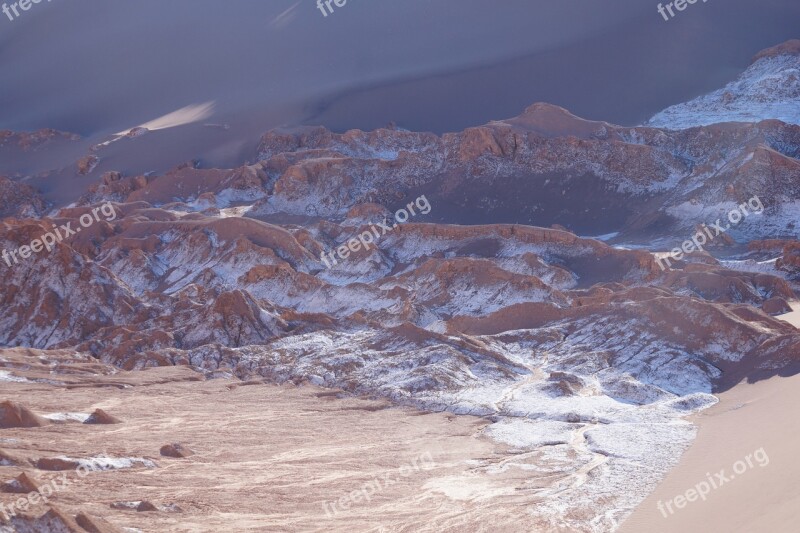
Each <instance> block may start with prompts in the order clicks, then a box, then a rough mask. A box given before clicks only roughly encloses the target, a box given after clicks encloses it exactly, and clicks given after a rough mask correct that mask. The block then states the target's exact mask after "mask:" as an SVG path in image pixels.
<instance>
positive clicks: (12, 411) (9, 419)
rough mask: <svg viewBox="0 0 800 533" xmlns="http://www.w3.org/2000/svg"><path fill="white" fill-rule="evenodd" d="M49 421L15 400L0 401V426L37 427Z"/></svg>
mask: <svg viewBox="0 0 800 533" xmlns="http://www.w3.org/2000/svg"><path fill="white" fill-rule="evenodd" d="M49 423H50V422H49V421H48V420H47V419H45V418H42V417H41V416H39V415H37V414H35V413H34V412H33V411H31V410H30V409H28V408H27V407H25V406H23V405H20V404H18V403H16V402H12V401H5V402H2V403H0V428H38V427H42V426H46V425H47V424H49Z"/></svg>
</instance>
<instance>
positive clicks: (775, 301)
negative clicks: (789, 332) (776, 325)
mask: <svg viewBox="0 0 800 533" xmlns="http://www.w3.org/2000/svg"><path fill="white" fill-rule="evenodd" d="M761 309H762V310H763V311H764V312H765V313H767V314H768V315H772V316H777V315H784V314H786V313H791V312H792V307H791V306H790V305H789V303H788V302H787V301H786V300H784V299H783V298H780V297H778V296H776V297H774V298H770V299H769V300H766V301H765V302H764V303H763V304H761Z"/></svg>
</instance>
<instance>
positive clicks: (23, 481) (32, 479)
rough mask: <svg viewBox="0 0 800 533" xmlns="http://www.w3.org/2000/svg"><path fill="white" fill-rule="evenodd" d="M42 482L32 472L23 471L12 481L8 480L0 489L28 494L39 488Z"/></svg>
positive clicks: (12, 492)
mask: <svg viewBox="0 0 800 533" xmlns="http://www.w3.org/2000/svg"><path fill="white" fill-rule="evenodd" d="M41 485H42V484H41V482H40V481H39V480H38V479H36V476H34V475H33V474H32V473H30V472H23V473H21V474H20V475H18V476H17V477H15V478H14V479H13V480H11V481H7V482H6V483H4V484H3V486H2V487H1V488H0V491H2V492H7V493H11V494H28V493H29V492H35V491H38V490H39V487H40V486H41Z"/></svg>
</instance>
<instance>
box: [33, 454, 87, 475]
mask: <svg viewBox="0 0 800 533" xmlns="http://www.w3.org/2000/svg"><path fill="white" fill-rule="evenodd" d="M33 464H34V466H36V468H38V469H39V470H47V471H50V472H61V471H63V470H75V469H76V468H78V467H79V466H80V463H79V462H78V461H74V460H72V459H65V458H63V457H43V458H41V459H37V460H36V461H34V463H33Z"/></svg>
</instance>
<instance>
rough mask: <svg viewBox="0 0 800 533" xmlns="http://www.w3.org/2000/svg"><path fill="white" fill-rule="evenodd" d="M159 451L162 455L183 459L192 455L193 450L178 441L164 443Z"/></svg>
mask: <svg viewBox="0 0 800 533" xmlns="http://www.w3.org/2000/svg"><path fill="white" fill-rule="evenodd" d="M160 451H161V455H163V456H164V457H174V458H176V459H185V458H187V457H191V456H192V455H194V451H192V450H191V449H189V448H187V447H186V446H184V445H183V444H179V443H174V444H165V445H164V446H162V447H161V450H160Z"/></svg>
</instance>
